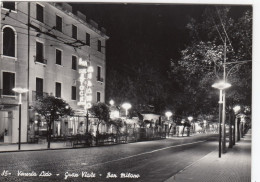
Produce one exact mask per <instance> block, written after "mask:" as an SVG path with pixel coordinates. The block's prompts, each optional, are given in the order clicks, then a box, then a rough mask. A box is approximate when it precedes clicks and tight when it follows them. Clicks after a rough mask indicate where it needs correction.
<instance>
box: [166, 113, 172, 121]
mask: <svg viewBox="0 0 260 182" xmlns="http://www.w3.org/2000/svg"><path fill="white" fill-rule="evenodd" d="M165 116H166V117H167V119H168V120H169V119H170V117H171V116H172V112H171V111H167V112H166V113H165Z"/></svg>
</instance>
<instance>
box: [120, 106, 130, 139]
mask: <svg viewBox="0 0 260 182" xmlns="http://www.w3.org/2000/svg"><path fill="white" fill-rule="evenodd" d="M122 107H123V108H124V109H125V127H126V128H125V133H126V135H125V136H126V139H125V141H127V123H126V119H127V111H128V109H130V108H131V107H132V105H131V104H130V103H124V104H122Z"/></svg>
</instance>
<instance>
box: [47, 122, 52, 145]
mask: <svg viewBox="0 0 260 182" xmlns="http://www.w3.org/2000/svg"><path fill="white" fill-rule="evenodd" d="M47 142H48V145H47V148H48V149H50V147H51V122H49V123H48V128H47Z"/></svg>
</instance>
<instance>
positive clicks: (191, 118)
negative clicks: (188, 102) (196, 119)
mask: <svg viewBox="0 0 260 182" xmlns="http://www.w3.org/2000/svg"><path fill="white" fill-rule="evenodd" d="M188 120H189V121H190V124H191V121H192V120H193V117H192V116H189V117H188ZM194 127H195V125H194V123H193V128H192V129H193V133H195V128H194Z"/></svg>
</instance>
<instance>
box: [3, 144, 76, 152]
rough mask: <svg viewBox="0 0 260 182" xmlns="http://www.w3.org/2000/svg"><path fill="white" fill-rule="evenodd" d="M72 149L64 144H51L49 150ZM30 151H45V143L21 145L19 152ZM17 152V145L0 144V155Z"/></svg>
mask: <svg viewBox="0 0 260 182" xmlns="http://www.w3.org/2000/svg"><path fill="white" fill-rule="evenodd" d="M66 148H72V146H66V144H65V142H55V143H53V142H52V143H51V146H50V150H52V149H55V150H57V149H66ZM31 150H35V151H37V150H47V143H44V144H28V143H25V144H21V151H31ZM15 151H19V150H18V144H2V145H0V153H1V152H15Z"/></svg>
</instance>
